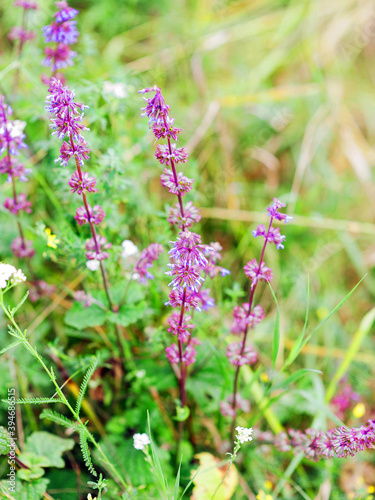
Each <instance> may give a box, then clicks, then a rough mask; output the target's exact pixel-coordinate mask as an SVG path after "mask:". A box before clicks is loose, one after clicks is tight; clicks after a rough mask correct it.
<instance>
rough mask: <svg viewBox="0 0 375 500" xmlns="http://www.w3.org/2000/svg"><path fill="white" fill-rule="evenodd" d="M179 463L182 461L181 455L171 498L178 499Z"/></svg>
mask: <svg viewBox="0 0 375 500" xmlns="http://www.w3.org/2000/svg"><path fill="white" fill-rule="evenodd" d="M181 463H182V455H181V459H180V465H179V466H178V471H177V475H176V481H175V483H174V488H173V500H178V492H179V491H180V475H181Z"/></svg>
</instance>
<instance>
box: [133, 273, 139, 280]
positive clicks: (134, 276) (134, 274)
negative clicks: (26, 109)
mask: <svg viewBox="0 0 375 500" xmlns="http://www.w3.org/2000/svg"><path fill="white" fill-rule="evenodd" d="M140 277H141V275H140V274H139V273H132V280H134V281H137V280H139V278H140Z"/></svg>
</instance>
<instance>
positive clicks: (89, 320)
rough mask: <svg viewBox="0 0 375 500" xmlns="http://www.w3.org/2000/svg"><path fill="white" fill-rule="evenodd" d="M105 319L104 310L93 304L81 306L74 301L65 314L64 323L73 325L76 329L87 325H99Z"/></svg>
mask: <svg viewBox="0 0 375 500" xmlns="http://www.w3.org/2000/svg"><path fill="white" fill-rule="evenodd" d="M106 319H107V316H106V311H104V310H103V309H102V308H100V307H99V306H97V305H95V304H93V305H91V306H90V307H86V308H85V307H83V305H81V304H80V303H79V302H75V303H74V304H73V307H72V308H71V309H70V310H69V311H68V312H67V313H66V314H65V317H64V322H65V324H66V325H69V326H73V327H74V328H77V329H78V330H81V329H83V328H88V327H94V326H101V325H103V324H104V323H105V321H106Z"/></svg>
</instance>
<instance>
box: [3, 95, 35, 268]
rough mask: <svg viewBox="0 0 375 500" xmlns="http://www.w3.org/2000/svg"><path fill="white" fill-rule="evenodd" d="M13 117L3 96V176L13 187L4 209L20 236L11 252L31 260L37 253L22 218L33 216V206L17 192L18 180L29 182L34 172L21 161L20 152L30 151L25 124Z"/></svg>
mask: <svg viewBox="0 0 375 500" xmlns="http://www.w3.org/2000/svg"><path fill="white" fill-rule="evenodd" d="M12 113H13V111H12V108H11V107H10V106H9V105H7V104H6V103H5V101H4V96H3V95H2V96H0V157H1V158H0V173H2V174H4V175H6V181H7V182H8V183H9V184H11V187H12V196H10V197H8V198H6V200H5V202H4V207H5V208H6V209H7V210H8V211H9V212H11V213H12V214H13V215H15V216H16V221H17V228H18V234H19V235H18V236H17V238H16V239H15V240H14V241H13V242H12V245H11V249H12V252H13V253H14V255H15V256H16V257H18V258H20V259H23V258H26V259H30V258H31V257H32V256H33V255H34V254H35V251H34V249H33V244H32V242H31V241H27V240H26V238H25V235H24V231H23V228H22V224H21V220H20V214H21V213H22V212H26V213H30V212H31V203H30V201H28V199H27V196H26V194H25V193H19V192H17V180H18V181H19V182H26V181H27V180H28V178H27V176H28V175H29V173H30V172H31V170H30V169H28V168H25V166H24V164H23V163H20V162H19V160H18V157H19V155H20V151H21V150H22V149H26V148H27V146H26V144H25V143H24V142H23V141H24V139H25V137H26V136H25V134H24V133H23V129H24V126H25V123H24V122H21V121H19V120H14V121H13V120H12V119H11V115H12Z"/></svg>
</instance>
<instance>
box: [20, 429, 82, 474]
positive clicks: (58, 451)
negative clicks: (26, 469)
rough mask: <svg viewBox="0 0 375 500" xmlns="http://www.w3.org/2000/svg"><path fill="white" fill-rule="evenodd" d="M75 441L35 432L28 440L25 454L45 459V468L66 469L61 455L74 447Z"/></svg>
mask: <svg viewBox="0 0 375 500" xmlns="http://www.w3.org/2000/svg"><path fill="white" fill-rule="evenodd" d="M74 444H75V443H74V440H73V439H64V438H61V437H59V436H55V435H54V434H51V433H49V432H45V431H41V432H34V433H33V434H31V436H29V437H28V438H27V441H26V444H25V446H24V452H30V453H34V454H35V455H37V456H38V457H42V458H43V459H44V462H43V463H44V467H59V468H61V467H64V466H65V462H64V460H63V459H62V457H61V455H62V454H63V453H64V451H67V450H71V449H72V448H73V447H74Z"/></svg>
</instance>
